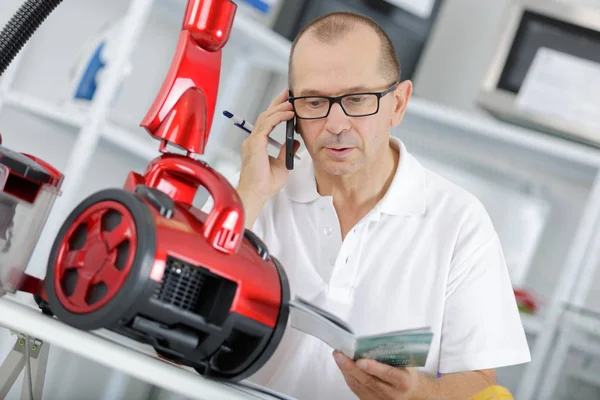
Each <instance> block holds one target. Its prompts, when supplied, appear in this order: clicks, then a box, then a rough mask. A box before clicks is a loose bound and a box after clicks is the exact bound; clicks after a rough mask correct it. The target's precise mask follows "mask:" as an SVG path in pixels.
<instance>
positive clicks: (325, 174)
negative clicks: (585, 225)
mask: <svg viewBox="0 0 600 400" xmlns="http://www.w3.org/2000/svg"><path fill="white" fill-rule="evenodd" d="M289 79H290V82H289V86H290V90H291V93H292V98H290V99H288V94H287V90H286V91H284V92H282V93H281V94H280V95H278V96H277V97H276V98H275V99H274V100H273V101H272V103H271V104H270V106H269V107H268V109H267V110H266V111H265V112H263V113H262V114H261V115H260V117H259V118H258V120H257V122H256V124H255V129H254V131H253V132H252V134H251V135H249V137H248V138H247V139H246V140H245V141H244V143H243V145H242V169H241V173H240V178H239V184H238V187H237V188H238V192H239V194H240V197H241V199H242V201H243V204H244V207H245V211H246V227H247V228H249V229H252V230H253V231H254V232H255V233H257V234H258V235H259V236H260V237H261V238H262V239H263V240H264V241H265V243H266V244H267V246H268V247H269V250H270V251H271V253H272V254H273V255H274V256H275V257H277V258H278V259H279V260H280V261H281V262H282V265H283V266H284V268H285V269H286V272H287V274H288V279H289V281H290V285H291V290H292V296H295V295H298V296H301V297H303V298H304V299H306V300H309V301H311V302H313V303H314V304H316V305H317V306H320V307H322V308H324V309H326V310H328V311H330V312H332V313H334V314H336V315H337V316H339V317H341V318H342V319H344V320H345V321H347V322H348V323H349V325H350V326H352V327H353V328H354V331H355V333H356V334H357V335H366V334H377V333H382V332H389V331H395V330H401V329H410V328H417V327H424V326H428V327H431V329H432V330H433V332H434V338H433V343H432V348H431V352H430V354H429V357H428V359H427V365H426V366H425V367H424V368H394V367H390V366H386V365H383V364H379V363H377V362H373V361H367V360H360V361H358V362H354V361H352V360H350V359H348V358H347V357H345V356H343V355H342V354H339V353H338V352H333V354H332V351H331V349H330V348H329V347H328V346H327V345H326V344H324V343H323V342H321V341H320V340H318V339H316V338H313V337H311V336H309V335H305V334H302V333H301V332H298V331H295V330H294V329H288V330H287V331H286V333H285V335H284V338H283V340H282V342H281V344H280V346H279V347H278V349H277V351H276V352H275V354H274V356H273V357H272V358H271V360H269V362H268V363H267V364H266V365H265V366H264V367H263V368H262V369H261V370H260V371H259V372H258V373H257V374H256V375H255V376H254V377H253V379H254V380H255V381H257V382H259V383H262V384H264V385H267V386H269V387H271V388H273V389H275V390H278V391H281V392H283V393H287V394H289V395H291V396H293V397H296V398H299V399H336V400H342V399H350V398H356V397H358V398H360V399H415V400H417V399H440V400H443V399H457V400H458V399H461V400H464V399H469V398H470V397H472V396H473V395H475V394H477V393H478V392H480V391H481V390H483V389H484V388H486V387H488V386H490V385H492V384H494V383H495V374H494V369H495V368H498V367H501V366H507V365H514V364H520V363H525V362H528V361H530V355H529V349H528V346H527V342H526V338H525V334H524V331H523V328H522V325H521V321H520V318H519V314H518V310H517V306H516V301H515V299H514V296H513V293H512V288H511V284H510V280H509V276H508V272H507V269H506V266H505V262H504V258H503V255H502V250H501V247H500V243H499V241H498V236H497V234H496V232H495V230H494V227H493V226H492V223H491V221H490V219H489V217H488V215H487V213H486V211H485V209H484V208H483V206H482V205H481V204H480V203H479V202H478V201H477V200H476V199H475V198H474V197H473V196H472V195H470V194H469V193H467V192H465V191H464V190H462V189H460V188H458V187H457V186H455V185H453V184H451V183H450V182H448V181H446V180H444V179H442V178H441V177H440V176H438V175H436V174H434V173H432V172H431V171H429V170H427V169H425V168H424V167H423V166H421V165H420V164H419V162H418V161H417V160H416V159H415V158H414V157H413V156H412V155H411V154H410V153H409V152H408V150H407V149H406V147H405V146H404V145H403V143H402V142H401V141H400V140H398V139H397V138H393V137H391V136H390V129H391V128H392V127H395V126H397V125H398V124H400V122H401V120H402V117H403V115H404V112H405V109H406V106H407V104H408V101H409V99H410V97H411V92H412V84H411V82H410V81H401V79H400V68H399V65H398V62H397V59H396V53H395V50H394V47H393V45H392V43H391V42H390V40H389V38H388V37H387V36H386V34H385V33H384V32H383V30H382V29H381V28H380V27H379V26H377V25H376V24H375V23H374V22H372V21H371V20H370V19H367V18H364V17H362V16H359V15H355V14H350V13H334V14H330V15H327V16H325V17H322V18H319V19H317V20H315V21H313V22H312V23H311V24H310V25H309V26H307V27H306V28H305V29H304V30H303V31H302V32H301V33H300V35H298V38H297V39H296V40H295V42H294V43H293V46H292V52H291V55H290V71H289ZM364 93H370V94H364ZM342 95H344V96H345V97H339V96H342ZM307 96H309V97H307ZM319 96H331V97H330V98H327V97H319ZM332 98H334V100H332ZM288 100H289V101H288ZM294 116H296V118H297V127H296V130H297V132H298V134H299V135H300V136H301V137H302V139H303V141H304V144H305V146H306V152H303V153H302V157H301V161H297V160H296V166H295V169H294V170H293V171H291V172H290V171H288V170H287V169H286V168H285V159H284V152H283V150H282V151H281V152H280V154H279V156H278V158H273V157H270V156H269V155H268V153H267V137H268V135H269V134H270V133H271V132H272V130H273V128H274V127H275V126H277V125H278V124H280V123H282V122H284V121H287V120H290V119H292V118H293V117H294ZM298 146H299V143H296V151H297V149H298Z"/></svg>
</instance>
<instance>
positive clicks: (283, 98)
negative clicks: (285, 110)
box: [267, 89, 288, 109]
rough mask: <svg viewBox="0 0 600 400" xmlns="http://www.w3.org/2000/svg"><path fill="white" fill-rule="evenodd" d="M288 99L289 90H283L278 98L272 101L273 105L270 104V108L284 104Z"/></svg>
mask: <svg viewBox="0 0 600 400" xmlns="http://www.w3.org/2000/svg"><path fill="white" fill-rule="evenodd" d="M287 99H288V89H283V90H282V91H281V92H280V93H279V94H278V95H277V96H275V97H274V98H273V100H271V104H269V107H267V109H268V108H271V107H273V106H275V105H276V104H279V103H282V102H284V101H286V100H287Z"/></svg>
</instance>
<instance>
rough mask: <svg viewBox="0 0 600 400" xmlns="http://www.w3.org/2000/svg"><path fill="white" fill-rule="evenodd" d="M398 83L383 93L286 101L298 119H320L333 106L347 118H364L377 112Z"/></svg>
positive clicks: (291, 97)
mask: <svg viewBox="0 0 600 400" xmlns="http://www.w3.org/2000/svg"><path fill="white" fill-rule="evenodd" d="M398 83H399V82H396V83H394V84H393V85H392V86H390V87H389V88H388V89H386V90H384V91H383V92H362V93H349V94H345V95H342V96H337V97H330V96H299V97H293V96H290V97H289V98H288V100H289V101H290V102H291V103H292V105H293V106H294V112H295V113H296V117H297V118H299V119H320V118H325V117H327V116H328V115H329V112H330V111H331V107H332V106H333V104H335V103H337V104H339V105H340V107H341V108H342V110H344V113H345V114H346V115H347V116H349V117H366V116H369V115H373V114H377V112H379V103H380V100H381V98H382V97H383V96H385V95H387V94H388V93H391V92H393V91H394V90H396V87H397V86H398Z"/></svg>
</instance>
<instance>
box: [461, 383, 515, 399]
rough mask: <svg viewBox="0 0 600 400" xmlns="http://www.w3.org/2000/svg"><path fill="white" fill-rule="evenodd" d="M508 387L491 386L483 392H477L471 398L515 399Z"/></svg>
mask: <svg viewBox="0 0 600 400" xmlns="http://www.w3.org/2000/svg"><path fill="white" fill-rule="evenodd" d="M514 399H515V398H514V397H513V396H512V394H510V392H509V391H508V389H506V388H505V387H502V386H498V385H494V386H490V387H488V388H486V389H484V390H482V391H481V392H479V393H477V394H476V395H475V396H474V397H471V399H470V400H514Z"/></svg>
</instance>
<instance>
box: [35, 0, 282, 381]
mask: <svg viewBox="0 0 600 400" xmlns="http://www.w3.org/2000/svg"><path fill="white" fill-rule="evenodd" d="M235 11H236V6H235V4H234V3H232V2H231V1H229V0H204V1H202V0H189V2H188V6H187V9H186V13H185V19H184V22H183V28H182V32H181V35H180V37H179V43H178V45H177V51H176V54H175V57H174V60H173V62H172V65H171V68H170V70H169V72H168V75H167V77H166V80H165V82H164V84H163V86H162V88H161V90H160V93H159V94H158V96H157V98H156V101H155V102H154V104H153V105H152V107H151V109H150V110H149V112H148V114H147V116H146V117H145V118H144V120H143V121H142V126H144V127H145V128H146V129H147V130H148V132H149V133H150V134H151V135H152V136H153V137H155V138H156V139H158V140H160V151H161V152H162V154H161V155H160V156H159V157H157V158H156V159H154V160H153V161H152V162H150V164H149V165H148V167H147V169H146V171H145V172H144V174H138V173H136V172H131V173H130V174H129V176H128V178H127V180H126V183H125V186H124V188H123V189H109V190H103V191H100V192H98V193H95V194H93V195H91V196H90V197H88V198H87V199H85V200H84V201H83V202H82V203H81V204H79V205H78V206H77V207H76V208H75V209H74V210H73V211H72V212H71V214H70V215H69V216H68V218H67V219H66V221H64V223H63V225H62V227H61V229H60V231H59V233H58V235H57V238H56V240H55V242H54V245H53V247H52V250H51V254H50V258H49V262H48V270H47V275H46V279H45V282H44V286H43V289H42V292H41V296H38V303H39V304H40V306H41V308H42V309H43V310H44V311H46V312H47V313H50V314H54V315H56V316H57V317H58V318H59V319H60V320H62V321H63V322H65V323H67V324H69V325H72V326H74V327H77V328H80V329H85V330H94V329H99V328H108V329H110V330H113V331H115V332H118V333H120V334H123V335H125V336H127V337H130V338H133V339H135V340H138V341H140V342H144V343H148V344H150V345H152V346H153V347H154V348H155V349H156V351H157V352H158V353H159V354H160V355H161V356H163V357H165V358H168V359H170V360H172V361H175V362H178V363H181V364H184V365H188V366H191V367H193V368H195V369H196V370H197V371H198V372H199V373H200V374H202V375H205V376H209V377H212V378H216V379H224V380H239V379H243V378H245V377H247V376H249V375H251V374H253V373H254V372H255V371H257V370H258V369H259V368H260V367H261V366H262V365H263V364H264V363H265V362H266V361H267V360H268V359H269V357H270V356H271V354H272V353H273V351H274V350H275V348H276V347H277V346H278V344H279V341H280V339H281V337H282V335H283V332H284V330H285V328H286V325H287V320H288V300H289V286H288V282H287V278H286V275H285V273H284V271H283V269H282V268H281V265H280V264H279V262H278V261H277V260H276V259H275V258H274V257H272V256H271V255H269V252H268V250H267V248H266V246H265V245H264V244H263V243H262V242H261V240H260V239H259V238H258V237H257V236H255V235H254V234H253V233H252V232H251V231H248V230H245V229H244V210H243V206H242V203H241V201H240V199H239V197H238V195H237V192H236V191H235V189H234V188H233V187H232V186H231V184H230V183H229V182H228V181H227V180H226V179H224V178H223V177H222V176H221V175H220V174H219V173H217V172H216V171H214V170H213V169H212V168H211V167H210V166H208V165H207V164H205V163H203V162H201V161H198V160H196V159H194V158H193V156H194V155H195V154H198V153H203V152H204V148H205V145H206V142H207V140H208V136H209V132H210V127H211V124H212V118H213V115H214V108H215V103H216V97H217V90H218V84H219V74H220V70H221V49H222V48H223V46H224V45H225V44H226V42H227V40H228V38H229V34H230V30H231V26H232V23H233V19H234V15H235ZM167 144H172V145H175V146H177V147H179V148H181V149H184V150H185V151H186V154H173V153H168V152H167ZM200 186H202V187H204V188H206V189H207V190H208V192H209V193H210V195H211V196H212V198H213V201H214V206H213V209H212V210H211V211H210V213H208V214H205V213H204V212H202V211H200V210H198V209H197V208H194V207H193V206H192V201H193V199H194V196H195V194H196V192H197V190H198V188H199V187H200Z"/></svg>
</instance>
